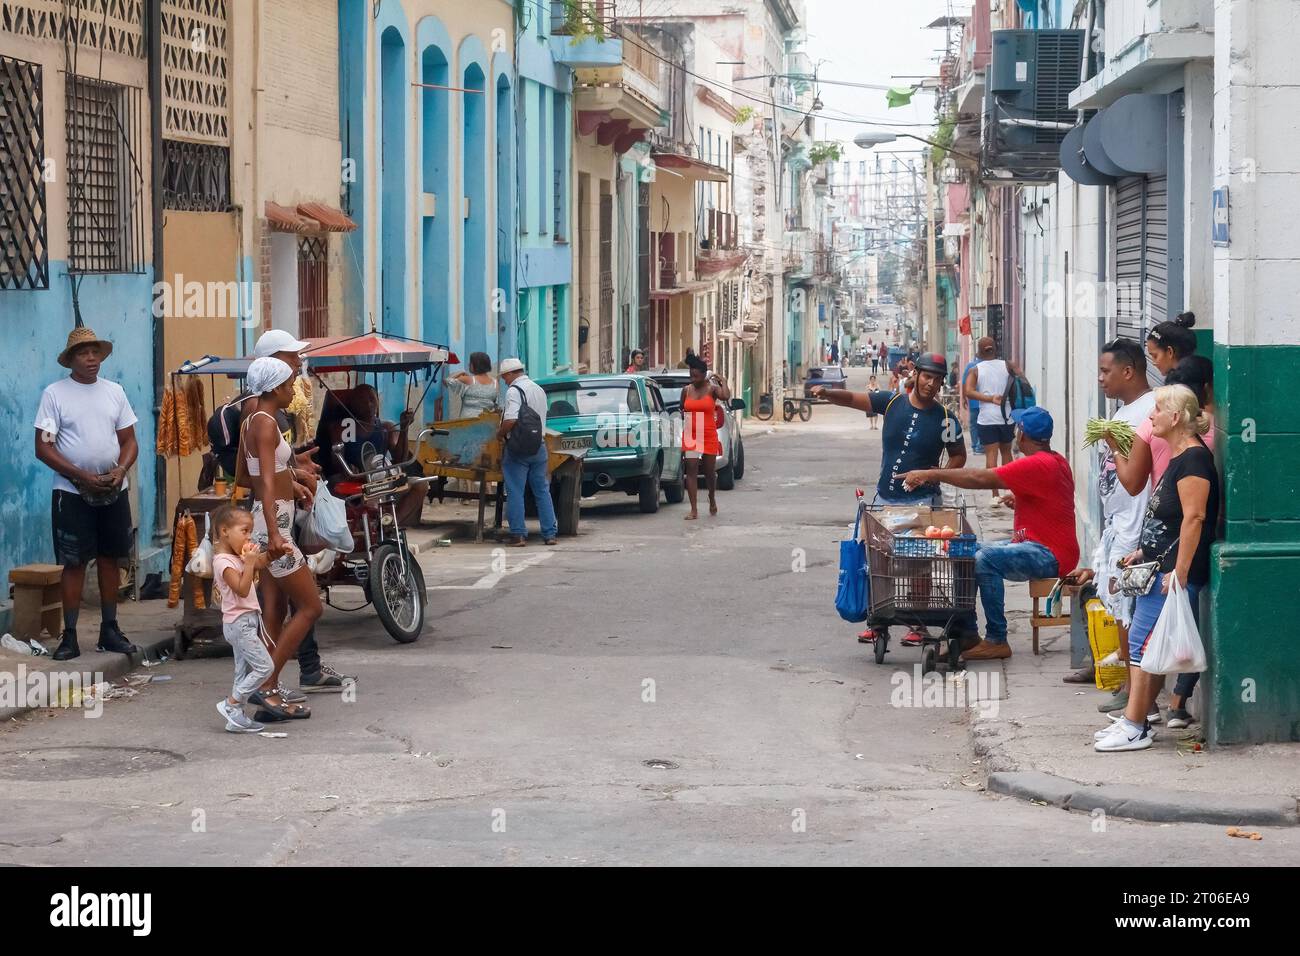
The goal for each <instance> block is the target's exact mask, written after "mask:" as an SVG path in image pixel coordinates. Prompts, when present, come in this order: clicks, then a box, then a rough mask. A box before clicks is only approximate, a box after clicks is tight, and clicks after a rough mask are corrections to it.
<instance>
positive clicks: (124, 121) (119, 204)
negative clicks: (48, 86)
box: [66, 73, 145, 273]
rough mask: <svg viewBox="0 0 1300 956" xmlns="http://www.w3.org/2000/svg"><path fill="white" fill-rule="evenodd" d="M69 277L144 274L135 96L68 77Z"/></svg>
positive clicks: (125, 90) (139, 138) (118, 87)
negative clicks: (113, 273)
mask: <svg viewBox="0 0 1300 956" xmlns="http://www.w3.org/2000/svg"><path fill="white" fill-rule="evenodd" d="M66 87H67V114H66V125H67V140H68V164H67V180H68V271H69V272H74V273H94V272H143V271H144V220H145V214H144V213H145V211H144V174H143V170H142V168H141V163H140V157H141V156H142V149H141V146H142V142H143V135H144V134H143V122H142V117H141V112H140V102H141V95H140V89H139V88H138V87H133V86H122V85H121V84H118V83H109V82H107V81H106V80H97V79H94V78H92V77H85V76H76V75H74V74H71V73H69V74H68V75H67V77H66Z"/></svg>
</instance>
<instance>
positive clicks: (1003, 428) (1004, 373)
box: [963, 335, 1016, 500]
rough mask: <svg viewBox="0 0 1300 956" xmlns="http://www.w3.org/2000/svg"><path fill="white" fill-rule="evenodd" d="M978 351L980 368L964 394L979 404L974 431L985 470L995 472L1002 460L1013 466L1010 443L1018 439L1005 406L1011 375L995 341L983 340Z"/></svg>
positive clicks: (969, 376)
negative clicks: (999, 356) (982, 451)
mask: <svg viewBox="0 0 1300 956" xmlns="http://www.w3.org/2000/svg"><path fill="white" fill-rule="evenodd" d="M975 349H976V355H977V356H978V357H979V364H978V365H976V366H975V367H974V368H973V369H971V370H970V372H968V373H967V375H966V381H965V382H964V383H963V390H964V392H965V395H966V400H967V401H974V402H979V403H980V404H979V417H978V418H977V419H976V421H975V424H974V427H975V430H976V431H977V433H978V434H979V439H980V442H981V443H982V444H983V445H984V461H985V467H986V468H990V469H992V468H996V467H998V457H999V456H1001V458H1002V464H1004V465H1009V464H1011V443H1012V442H1013V441H1015V437H1016V426H1015V425H1014V424H1013V423H1012V421H1011V410H1010V409H1009V408H1007V404H1006V393H1007V385H1008V383H1009V382H1010V381H1011V373H1010V372H1009V371H1008V370H1007V363H1006V362H1005V361H1003V360H1002V359H1000V358H998V346H997V343H996V342H994V341H993V339H992V338H990V337H989V336H987V335H986V336H984V337H983V338H982V339H980V340H979V342H977V343H976V346H975ZM996 499H997V494H996V492H995V493H994V500H996Z"/></svg>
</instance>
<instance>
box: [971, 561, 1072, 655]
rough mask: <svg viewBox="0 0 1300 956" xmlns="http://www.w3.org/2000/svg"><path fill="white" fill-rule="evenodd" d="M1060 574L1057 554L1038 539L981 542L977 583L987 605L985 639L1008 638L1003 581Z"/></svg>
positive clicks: (1000, 642)
mask: <svg viewBox="0 0 1300 956" xmlns="http://www.w3.org/2000/svg"><path fill="white" fill-rule="evenodd" d="M1059 573H1060V569H1059V568H1058V567H1057V566H1056V555H1054V554H1052V552H1051V551H1049V550H1048V549H1047V548H1046V547H1045V546H1044V545H1041V544H1039V543H1038V542H1036V541H1023V542H1021V543H1019V544H1012V543H1011V542H1006V543H1005V544H981V545H980V547H979V550H978V551H977V552H975V583H976V585H978V587H979V592H980V603H981V604H983V606H984V639H985V640H987V641H992V642H993V643H995V644H1005V643H1006V640H1007V615H1006V589H1005V588H1004V587H1003V586H1002V582H1003V581H1028V580H1029V579H1030V578H1054V577H1057V576H1058V574H1059Z"/></svg>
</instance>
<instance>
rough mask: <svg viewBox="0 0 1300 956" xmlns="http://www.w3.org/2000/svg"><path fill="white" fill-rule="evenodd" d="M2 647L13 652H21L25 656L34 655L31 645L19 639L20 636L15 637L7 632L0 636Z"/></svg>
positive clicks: (0, 645)
mask: <svg viewBox="0 0 1300 956" xmlns="http://www.w3.org/2000/svg"><path fill="white" fill-rule="evenodd" d="M0 647H3V648H4V649H5V650H6V651H9V652H10V653H11V654H21V655H23V656H24V657H31V656H32V649H31V647H30V646H28V645H27V644H24V643H23V642H22V641H20V640H18V638H16V637H14V636H13V635H12V634H6V635H5V636H4V637H0Z"/></svg>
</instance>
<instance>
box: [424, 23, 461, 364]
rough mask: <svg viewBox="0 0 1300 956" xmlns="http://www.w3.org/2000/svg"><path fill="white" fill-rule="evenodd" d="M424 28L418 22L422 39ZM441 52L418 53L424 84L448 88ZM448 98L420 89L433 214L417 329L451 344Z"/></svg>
mask: <svg viewBox="0 0 1300 956" xmlns="http://www.w3.org/2000/svg"><path fill="white" fill-rule="evenodd" d="M426 27H427V25H426V23H425V22H421V24H420V28H421V40H423V39H424V37H423V33H424V31H425V29H426ZM446 50H447V48H446V47H441V48H440V47H439V46H437V45H434V44H433V43H430V44H428V45H426V46H425V47H424V48H423V51H422V53H421V54H420V59H421V64H422V66H421V70H422V73H421V76H422V79H423V82H425V83H433V84H436V85H438V86H448V85H450V82H449V81H450V75H449V72H448V62H447V55H446ZM449 97H450V94H449V93H448V92H447V91H446V90H432V89H422V90H421V91H420V101H421V127H422V128H421V138H420V152H421V167H422V168H421V180H422V187H421V188H422V189H423V191H424V192H426V193H432V194H433V196H434V199H435V214H434V215H433V216H425V217H423V220H422V224H421V231H420V241H421V249H422V255H421V258H422V270H423V271H422V273H421V275H422V277H423V281H422V282H421V290H422V291H421V299H422V300H423V301H422V302H421V303H420V306H421V308H420V312H421V328H422V336H423V338H424V339H425V340H426V341H430V342H437V343H439V344H442V345H450V344H451V293H452V284H451V282H450V278H451V223H452V219H453V216H454V215H455V208H456V203H455V200H454V198H453V197H452V195H451V189H450V187H449V185H448V182H449V175H450V168H449V167H450V157H449V155H448V148H449V145H450V142H451V126H450V122H451V120H450V111H449V110H450V102H449Z"/></svg>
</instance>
